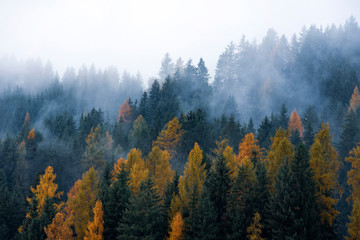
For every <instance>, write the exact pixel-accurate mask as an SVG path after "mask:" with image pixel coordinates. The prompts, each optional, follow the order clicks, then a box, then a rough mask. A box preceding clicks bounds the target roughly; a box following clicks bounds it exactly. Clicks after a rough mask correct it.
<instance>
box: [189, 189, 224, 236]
mask: <svg viewBox="0 0 360 240" xmlns="http://www.w3.org/2000/svg"><path fill="white" fill-rule="evenodd" d="M216 218H217V215H216V211H215V208H214V205H213V203H212V202H211V200H210V194H209V191H208V190H207V189H206V188H204V190H203V193H202V195H201V198H200V200H199V206H198V207H197V209H196V211H195V213H194V215H193V216H192V218H191V219H188V220H187V221H186V228H185V236H186V239H194V240H215V239H218V232H219V226H218V224H217V223H216Z"/></svg>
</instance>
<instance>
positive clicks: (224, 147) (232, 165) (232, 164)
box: [212, 139, 238, 179]
mask: <svg viewBox="0 0 360 240" xmlns="http://www.w3.org/2000/svg"><path fill="white" fill-rule="evenodd" d="M212 152H213V154H214V155H215V158H213V159H212V161H213V162H214V161H216V158H219V157H224V158H225V162H226V166H227V167H228V168H229V169H230V170H231V171H232V172H231V174H230V177H231V179H234V178H235V176H236V173H237V166H238V163H237V162H236V160H235V157H236V156H235V154H234V152H233V149H232V147H230V146H229V140H227V139H223V140H222V141H221V142H219V141H216V148H215V149H213V150H212Z"/></svg>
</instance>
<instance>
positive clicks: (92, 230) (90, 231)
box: [84, 200, 104, 240]
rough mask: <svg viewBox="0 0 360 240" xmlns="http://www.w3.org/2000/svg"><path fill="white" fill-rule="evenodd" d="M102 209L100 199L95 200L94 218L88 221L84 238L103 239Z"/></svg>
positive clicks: (87, 239)
mask: <svg viewBox="0 0 360 240" xmlns="http://www.w3.org/2000/svg"><path fill="white" fill-rule="evenodd" d="M103 216H104V210H103V205H102V203H101V201H100V200H98V201H96V203H95V207H94V218H93V220H92V221H90V222H89V223H88V227H87V230H86V232H85V237H84V240H103V232H104V219H103Z"/></svg>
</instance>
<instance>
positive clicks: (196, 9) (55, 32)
mask: <svg viewBox="0 0 360 240" xmlns="http://www.w3.org/2000/svg"><path fill="white" fill-rule="evenodd" d="M0 4H1V6H0V36H1V38H0V57H3V56H10V57H16V58H18V59H20V60H27V59H32V58H34V59H40V60H41V61H43V62H45V63H46V62H47V61H50V62H51V63H52V65H53V68H54V71H57V72H59V74H60V75H62V73H64V72H65V70H66V69H67V68H68V67H74V68H75V69H80V68H81V67H82V66H83V65H84V64H85V65H88V66H90V65H91V64H95V65H96V66H97V67H100V68H106V67H108V66H116V67H117V68H119V69H120V71H121V72H122V71H124V70H125V69H126V70H127V71H128V72H131V73H134V74H135V73H136V72H138V71H140V72H141V74H142V76H143V79H144V80H145V82H147V80H148V79H149V78H150V77H157V76H158V69H159V67H160V62H161V59H162V58H163V56H164V54H165V53H166V52H169V53H170V55H171V56H172V58H173V59H177V58H178V57H182V59H185V60H187V59H189V58H192V59H193V60H194V61H197V60H198V59H199V58H200V57H202V58H204V59H205V61H206V64H207V67H208V68H209V72H210V75H211V77H214V74H215V67H216V63H217V60H218V56H219V55H220V54H221V52H223V48H224V46H226V45H227V44H229V43H230V42H231V41H237V40H238V39H241V36H242V35H243V34H244V35H246V37H247V39H250V40H251V41H252V40H253V39H256V40H257V41H261V40H262V38H263V37H264V36H265V34H266V32H267V30H268V29H269V28H274V29H275V30H276V31H277V32H278V33H279V34H280V35H281V34H285V36H287V37H288V39H290V37H291V35H292V34H293V33H298V32H300V31H301V29H302V27H303V26H306V27H309V26H310V25H311V24H316V25H317V26H320V25H321V26H323V27H326V26H327V25H330V24H332V23H334V24H335V25H339V24H343V23H344V22H345V20H346V19H347V18H348V17H350V16H351V15H353V16H355V17H358V16H360V3H359V2H358V1H356V0H346V1H341V2H340V1H336V0H326V1H325V0H319V1H310V0H307V1H286V0H280V1H279V0H277V1H251V0H246V1H237V0H225V1H213V0H210V1H209V0H200V1H190V0H181V1H177V0H175V1H166V0H155V1H146V0H141V1H140V0H135V1H115V0H109V1H94V0H90V1H85V0H84V1H70V0H62V1H41V0H35V1H19V0H15V1H0Z"/></svg>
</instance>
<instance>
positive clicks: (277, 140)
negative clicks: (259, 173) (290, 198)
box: [266, 128, 294, 183]
mask: <svg viewBox="0 0 360 240" xmlns="http://www.w3.org/2000/svg"><path fill="white" fill-rule="evenodd" d="M289 137H290V136H289V131H288V130H283V129H282V128H279V129H278V130H277V131H276V134H275V136H274V137H272V138H271V142H272V144H271V146H270V150H269V153H268V155H267V158H266V166H267V170H268V174H269V179H270V181H271V183H274V182H275V176H276V175H277V172H278V169H279V167H280V165H281V164H282V163H283V162H284V160H285V158H288V159H289V160H290V161H291V160H292V159H293V157H294V146H293V145H292V144H291V142H290V140H289Z"/></svg>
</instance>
